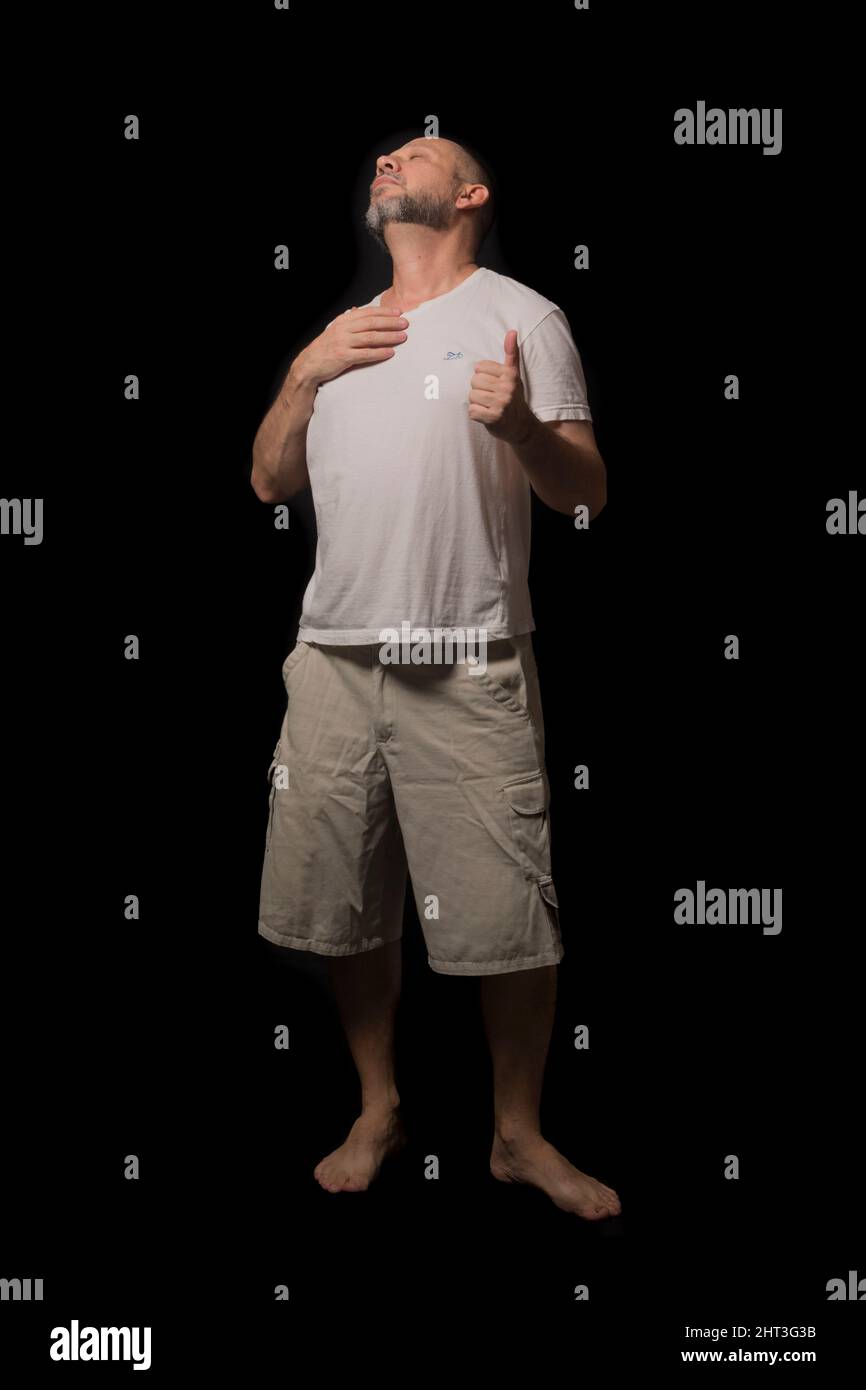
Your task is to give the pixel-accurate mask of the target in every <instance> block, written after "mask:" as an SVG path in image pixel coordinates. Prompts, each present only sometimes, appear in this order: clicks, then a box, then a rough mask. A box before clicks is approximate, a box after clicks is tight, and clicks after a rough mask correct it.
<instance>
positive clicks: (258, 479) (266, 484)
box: [250, 454, 281, 503]
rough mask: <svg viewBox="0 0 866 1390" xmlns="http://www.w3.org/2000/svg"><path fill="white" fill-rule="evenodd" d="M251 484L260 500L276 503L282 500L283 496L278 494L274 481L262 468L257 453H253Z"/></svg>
mask: <svg viewBox="0 0 866 1390" xmlns="http://www.w3.org/2000/svg"><path fill="white" fill-rule="evenodd" d="M250 486H251V487H252V490H253V492H254V493H255V494H256V497H258V499H259V501H260V502H269V503H274V502H279V501H281V498H279V497H277V496H276V494H275V492H274V488H273V483H272V482H271V479H270V478H269V477H268V475H267V473H265V472H264V471H263V470H262V468H261V466H260V465H259V463H258V461H257V459H256V456H255V454H253V467H252V472H251V473H250Z"/></svg>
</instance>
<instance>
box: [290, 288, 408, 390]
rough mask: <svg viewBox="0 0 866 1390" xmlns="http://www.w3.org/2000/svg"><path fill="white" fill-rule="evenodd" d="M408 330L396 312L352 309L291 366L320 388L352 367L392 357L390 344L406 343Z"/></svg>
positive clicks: (376, 308)
mask: <svg viewBox="0 0 866 1390" xmlns="http://www.w3.org/2000/svg"><path fill="white" fill-rule="evenodd" d="M408 327H409V321H408V319H404V318H401V317H400V310H399V309H383V308H382V307H381V305H376V304H364V305H362V306H361V308H360V309H357V308H354V307H353V308H351V309H348V310H347V311H346V313H345V314H340V316H339V318H336V319H334V321H333V323H329V324H328V327H327V328H326V329H325V331H324V332H323V333H320V334H319V336H318V338H314V339H313V341H312V342H311V343H309V344H308V346H307V347H305V348H304V350H303V352H301V353H299V354H298V356H297V357H296V359H295V364H294V366H295V368H297V369H298V371H299V372H302V373H303V375H304V377H305V379H306V380H308V381H311V382H314V383H315V384H316V385H317V386H320V385H321V384H322V382H324V381H330V380H331V379H332V378H333V377H335V376H340V375H341V373H343V372H347V371H349V369H350V368H352V367H361V366H364V364H365V363H367V362H384V361H385V359H386V358H388V357H393V356H394V353H395V352H396V348H395V347H392V346H390V345H391V344H392V343H403V342H405V341H406V337H407V334H406V329H407V328H408Z"/></svg>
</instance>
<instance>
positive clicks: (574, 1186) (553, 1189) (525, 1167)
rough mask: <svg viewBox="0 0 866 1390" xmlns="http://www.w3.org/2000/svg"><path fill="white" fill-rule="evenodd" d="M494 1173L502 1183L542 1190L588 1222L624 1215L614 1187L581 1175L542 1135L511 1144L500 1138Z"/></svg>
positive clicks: (492, 1159) (497, 1138) (495, 1143)
mask: <svg viewBox="0 0 866 1390" xmlns="http://www.w3.org/2000/svg"><path fill="white" fill-rule="evenodd" d="M490 1171H491V1173H492V1174H493V1176H494V1178H498V1179H499V1181H500V1182H525V1183H530V1184H531V1185H532V1186H533V1187H540V1188H541V1190H542V1192H546V1193H547V1195H548V1197H550V1198H551V1199H552V1200H553V1201H554V1202H555V1203H556V1205H557V1206H558V1207H561V1208H562V1210H563V1211H573V1212H576V1213H577V1215H578V1216H582V1217H583V1218H584V1220H585V1221H604V1220H605V1218H607V1217H610V1216H619V1214H620V1212H621V1211H622V1207H621V1206H620V1202H619V1197H618V1196H617V1194H616V1193H615V1192H614V1190H613V1188H612V1187H606V1186H605V1184H604V1183H603V1182H598V1181H596V1179H595V1178H591V1177H589V1176H588V1175H587V1174H586V1173H581V1171H580V1169H579V1168H575V1167H574V1165H573V1164H572V1163H569V1161H568V1159H567V1158H565V1156H564V1155H563V1154H561V1153H560V1152H559V1150H558V1149H555V1148H554V1147H553V1145H552V1144H548V1142H547V1140H546V1139H544V1138H542V1136H541V1134H539V1133H534V1134H533V1133H529V1134H526V1135H520V1136H519V1137H516V1138H515V1137H512V1138H511V1139H508V1140H506V1139H503V1138H502V1137H501V1135H499V1134H496V1135H495V1137H494V1140H493V1150H492V1152H491V1155H490Z"/></svg>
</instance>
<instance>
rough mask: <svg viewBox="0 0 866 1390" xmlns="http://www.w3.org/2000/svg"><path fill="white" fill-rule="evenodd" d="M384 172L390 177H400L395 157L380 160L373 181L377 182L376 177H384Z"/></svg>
mask: <svg viewBox="0 0 866 1390" xmlns="http://www.w3.org/2000/svg"><path fill="white" fill-rule="evenodd" d="M383 174H385V175H387V176H388V178H389V179H397V178H398V175H397V166H396V164H395V163H394V160H393V159H381V160H380V161H379V163H378V164H377V165H376V174H375V177H374V179H373V182H374V183H375V182H376V179H380V178H382V176H383ZM398 181H399V179H398Z"/></svg>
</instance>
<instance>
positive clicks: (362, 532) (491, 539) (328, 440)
mask: <svg viewBox="0 0 866 1390" xmlns="http://www.w3.org/2000/svg"><path fill="white" fill-rule="evenodd" d="M381 298H382V296H381V294H377V295H376V297H375V298H374V299H372V300H370V301H369V302H370V304H373V305H377V304H379V302H380V300H381ZM404 317H405V318H406V319H408V321H409V327H408V329H407V330H406V332H407V334H408V337H407V339H406V341H405V342H403V343H397V344H396V345H395V347H396V351H395V354H394V356H393V357H389V358H386V359H385V360H384V361H381V362H372V363H366V364H365V365H363V366H359V367H353V368H351V369H350V370H349V371H346V372H343V373H342V374H341V375H340V376H337V377H334V378H333V379H332V380H331V381H326V382H324V383H323V384H322V385H321V386H320V387H319V389H318V390H317V392H316V396H315V401H314V405H313V413H312V416H311V419H310V422H309V425H308V428H307V470H308V472H309V475H310V486H311V489H312V495H313V505H314V507H315V512H316V522H317V526H318V548H317V552H316V566H315V570H314V572H313V575H312V577H311V579H310V582H309V584H308V586H307V589H306V592H305V594H304V602H303V611H302V614H301V623H300V628H299V630H298V638H299V640H300V641H303V642H320V643H324V644H328V643H378V642H379V641H381V640H382V637H381V634H382V631H383V629H386V628H396V629H397V631H398V632H400V631H402V624H404V623H409V624H411V625H412V627H419V628H426V629H432V628H443V629H446V630H450V629H458V630H460V629H462V630H465V631H468V630H469V629H474V630H475V631H477V630H478V629H486V635H487V637H488V639H489V640H491V641H493V640H495V639H496V638H498V637H511V636H515V635H517V634H519V633H523V632H531V631H532V630H533V628H534V627H535V622H534V619H533V615H532V608H531V605H530V599H529V587H528V583H527V574H528V569H529V545H530V516H531V512H530V485H529V481H528V479H527V477H526V474H525V473H524V471H523V469H522V467H521V465H520V462H519V460H518V458H517V455H516V454H515V453H514V450H513V449H512V448H511V446H510V445H509V444H506V443H505V442H504V441H503V440H500V439H496V438H495V437H494V436H493V435H492V434H490V432H489V430H488V429H487V427H486V426H485V425H484V424H482V423H481V421H478V420H471V419H470V418H469V389H470V385H469V384H470V381H471V379H472V376H473V373H474V371H475V363H476V362H480V361H482V360H484V359H490V360H492V361H494V362H504V361H505V335H506V333H507V332H508V330H509V329H511V328H515V329H516V330H517V346H518V353H519V362H520V374H521V378H522V381H523V387H524V391H525V394H526V400H527V403H528V405H529V407H530V409H531V410H532V411H533V413H534V414H535V415H537V416H538V418H539V419H540V420H592V415H591V414H590V409H589V403H588V400H587V394H586V382H585V380H584V374H583V368H582V365H581V361H580V356H579V354H578V351H577V348H576V347H575V344H574V340H573V338H572V335H571V330H570V328H569V324H568V320H567V318H566V316H565V314H564V313H563V311H562V310H561V309H560V308H559V306H558V305H556V304H554V303H553V302H552V301H551V300H549V299H546V298H545V297H544V296H543V295H541V294H537V293H536V291H535V290H532V289H530V288H529V287H528V286H527V285H522V284H520V282H519V281H517V280H512V279H510V278H509V277H508V276H507V275H499V274H498V273H497V272H496V271H494V270H490V269H488V268H487V267H486V266H479V267H478V269H477V270H474V271H473V272H472V274H471V275H469V276H468V277H467V278H466V279H465V280H463V281H461V283H460V284H459V285H457V286H456V287H455V288H454V289H453V290H449V291H448V292H447V293H446V294H441V295H438V296H436V298H434V299H428V300H425V302H424V303H423V304H419V305H418V306H417V308H415V309H410V310H408V312H406V313H405V315H404ZM331 322H332V323H333V322H334V320H333V319H332V320H331Z"/></svg>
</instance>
